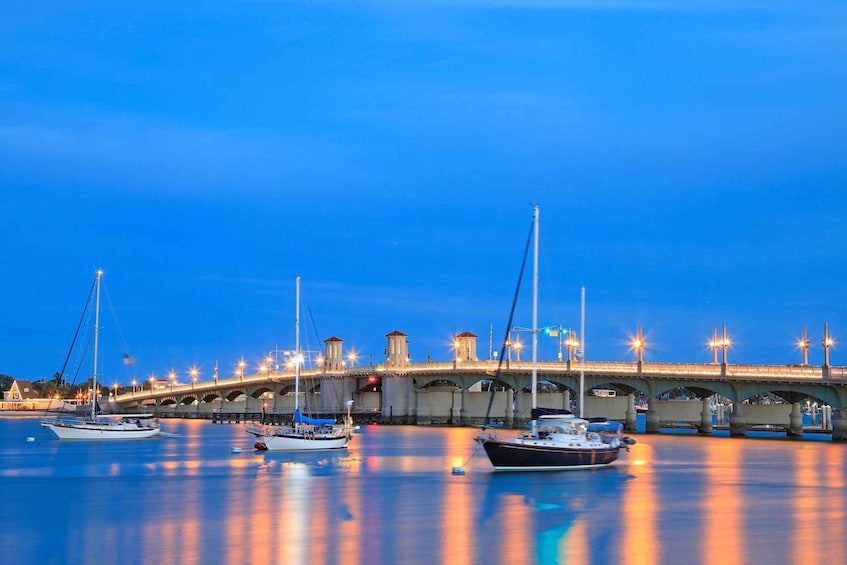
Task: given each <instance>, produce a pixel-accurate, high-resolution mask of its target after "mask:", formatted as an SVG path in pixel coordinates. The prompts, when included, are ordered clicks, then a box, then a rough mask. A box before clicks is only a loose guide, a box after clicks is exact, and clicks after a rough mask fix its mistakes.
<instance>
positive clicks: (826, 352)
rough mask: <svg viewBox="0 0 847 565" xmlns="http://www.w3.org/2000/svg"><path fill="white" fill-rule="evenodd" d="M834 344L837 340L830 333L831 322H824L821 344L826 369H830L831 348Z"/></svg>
mask: <svg viewBox="0 0 847 565" xmlns="http://www.w3.org/2000/svg"><path fill="white" fill-rule="evenodd" d="M834 344H835V342H834V341H833V340H832V337H830V335H829V324H824V325H823V339H822V340H821V345H823V366H824V367H825V368H826V369H829V348H830V347H832V346H833V345H834Z"/></svg>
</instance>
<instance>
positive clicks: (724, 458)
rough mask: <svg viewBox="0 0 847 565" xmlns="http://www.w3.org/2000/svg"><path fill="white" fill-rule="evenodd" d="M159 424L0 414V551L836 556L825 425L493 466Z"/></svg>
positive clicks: (838, 559) (384, 434)
mask: <svg viewBox="0 0 847 565" xmlns="http://www.w3.org/2000/svg"><path fill="white" fill-rule="evenodd" d="M163 426H164V428H165V429H166V430H167V431H169V432H173V433H176V434H178V435H179V437H178V438H161V439H154V440H141V441H135V442H103V443H97V442H65V441H63V442H60V441H58V440H56V439H53V438H52V437H51V434H50V432H49V431H48V430H46V429H42V428H41V427H40V426H39V423H38V420H37V419H32V418H0V487H2V495H0V496H2V505H0V556H2V557H0V562H2V563H4V564H18V563H21V564H24V563H26V564H34V563H85V564H89V563H90V564H95V563H115V564H136V563H155V564H164V565H167V564H194V563H196V564H216V563H221V564H223V563H227V564H228V563H261V564H270V563H281V564H282V563H286V564H288V563H293V564H300V563H302V564H307V563H308V564H320V563H351V564H354V563H385V564H395V563H427V564H432V563H450V564H462V563H480V564H489V563H490V564H501V563H502V564H517V563H633V564H640V565H652V564H656V563H680V564H697V563H714V564H721V565H726V564H735V563H738V564H742V563H754V564H758V563H762V564H779V563H842V562H844V561H843V559H844V556H845V555H847V520H846V519H845V518H847V516H845V511H844V507H845V503H847V502H846V500H847V488H845V484H846V483H845V476H847V457H845V453H847V445H842V444H833V443H831V442H830V441H829V438H828V437H827V436H823V437H819V438H816V437H807V438H806V439H803V440H799V441H797V440H787V439H784V438H779V439H773V438H748V439H739V438H728V437H699V436H697V435H682V434H662V435H649V436H648V435H642V434H639V435H637V436H636V438H637V439H638V444H637V445H635V446H634V447H633V448H632V450H631V451H630V452H629V453H625V454H622V456H621V459H620V460H619V461H618V463H617V464H615V465H614V466H613V467H612V468H609V469H602V470H594V471H567V472H555V473H506V474H501V473H496V474H495V473H494V472H493V471H492V470H491V466H490V463H489V462H488V460H487V458H486V457H485V454H484V452H483V451H482V449H481V448H478V447H476V445H475V444H474V443H473V436H474V434H475V433H476V431H477V430H475V429H471V428H427V427H406V426H398V427H389V426H364V427H362V429H361V431H360V433H359V434H358V435H357V436H356V437H355V439H354V441H353V442H352V443H351V446H350V449H349V450H347V451H346V452H324V453H312V454H303V453H300V454H282V453H260V452H255V451H253V449H252V447H251V441H250V438H249V436H248V435H247V434H246V433H245V431H244V428H243V426H240V425H226V424H223V425H221V424H211V423H209V422H207V421H194V420H166V421H164V422H163ZM27 437H32V438H34V441H27ZM234 446H236V447H241V448H242V453H240V454H234V453H232V447H234ZM453 467H463V468H464V470H465V474H464V475H454V474H453V473H452V472H451V470H452V469H453Z"/></svg>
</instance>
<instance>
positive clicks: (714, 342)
mask: <svg viewBox="0 0 847 565" xmlns="http://www.w3.org/2000/svg"><path fill="white" fill-rule="evenodd" d="M720 347H721V342H720V340H719V339H718V328H714V329H713V330H712V341H710V342H709V348H710V349H711V350H712V364H713V365H717V364H718V349H720Z"/></svg>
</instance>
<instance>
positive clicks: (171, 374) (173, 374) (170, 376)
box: [168, 369, 176, 392]
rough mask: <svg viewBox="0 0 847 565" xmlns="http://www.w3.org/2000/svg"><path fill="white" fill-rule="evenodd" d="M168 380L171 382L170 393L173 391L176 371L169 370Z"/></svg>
mask: <svg viewBox="0 0 847 565" xmlns="http://www.w3.org/2000/svg"><path fill="white" fill-rule="evenodd" d="M168 379H170V381H171V392H173V390H174V385H175V384H176V371H174V370H173V369H171V372H170V373H168Z"/></svg>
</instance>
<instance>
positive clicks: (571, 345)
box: [565, 330, 579, 363]
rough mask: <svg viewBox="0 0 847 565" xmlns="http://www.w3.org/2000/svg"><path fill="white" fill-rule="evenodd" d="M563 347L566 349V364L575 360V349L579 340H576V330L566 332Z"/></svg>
mask: <svg viewBox="0 0 847 565" xmlns="http://www.w3.org/2000/svg"><path fill="white" fill-rule="evenodd" d="M565 345H566V346H567V348H568V363H570V362H571V361H574V360H575V359H576V348H577V347H579V340H578V339H576V330H570V331H569V332H568V338H567V339H566V340H565Z"/></svg>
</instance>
